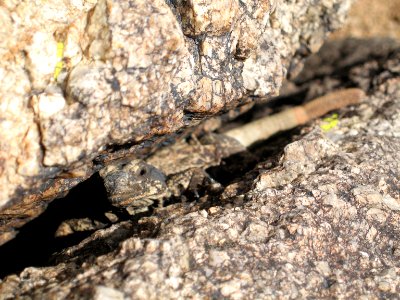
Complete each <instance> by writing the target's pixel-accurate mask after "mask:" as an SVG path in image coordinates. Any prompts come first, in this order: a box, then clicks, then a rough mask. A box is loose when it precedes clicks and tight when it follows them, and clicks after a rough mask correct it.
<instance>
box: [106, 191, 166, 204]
mask: <svg viewBox="0 0 400 300" xmlns="http://www.w3.org/2000/svg"><path fill="white" fill-rule="evenodd" d="M153 196H154V197H153ZM157 196H158V195H157V194H154V195H146V196H141V195H139V196H132V194H130V193H123V194H118V195H113V196H109V199H110V201H111V203H112V205H114V206H117V207H128V206H149V205H151V204H153V203H154V201H156V200H158V199H160V197H157Z"/></svg>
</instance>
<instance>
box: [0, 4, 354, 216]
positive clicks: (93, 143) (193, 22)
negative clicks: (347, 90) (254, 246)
mask: <svg viewBox="0 0 400 300" xmlns="http://www.w3.org/2000/svg"><path fill="white" fill-rule="evenodd" d="M217 3H218V5H217ZM350 3H351V0H325V1H320V2H318V4H315V1H311V0H303V1H294V0H293V1H292V0H291V1H267V0H252V1H250V0H249V1H238V0H225V1H219V2H215V1H197V0H196V1H180V0H174V1H162V0H156V1H131V0H90V1H89V0H85V1H81V0H78V1H67V2H65V1H64V2H60V1H58V0H50V1H34V2H29V1H28V2H26V1H13V0H5V1H1V3H0V81H1V85H0V107H1V122H0V207H2V208H4V207H6V206H8V207H10V206H12V205H14V204H20V203H21V201H23V203H25V204H26V207H25V208H24V209H25V210H27V215H26V218H27V219H29V218H31V217H32V216H35V215H37V214H38V213H40V211H42V210H43V209H44V206H45V204H46V203H47V201H44V202H43V203H37V202H33V204H32V205H30V206H29V205H27V203H28V202H30V201H31V200H29V199H28V200H27V199H26V195H29V193H36V194H38V193H40V191H43V190H44V189H45V188H46V187H47V186H48V185H49V182H48V180H50V179H53V178H57V176H62V177H63V178H65V177H67V176H69V177H71V176H72V178H73V179H72V181H74V180H75V179H74V178H75V177H79V180H82V179H84V178H87V177H88V176H89V175H90V174H92V173H93V172H94V170H95V168H94V167H93V165H92V164H91V161H92V159H94V158H95V157H96V156H98V155H99V154H107V153H109V152H112V150H113V149H114V148H112V147H111V146H115V145H128V146H127V147H129V146H130V145H132V144H137V143H139V142H141V141H144V140H147V139H149V138H151V137H152V136H154V135H162V134H165V133H170V132H175V131H176V130H178V129H180V128H182V127H184V126H188V125H193V124H195V123H196V122H197V119H198V118H202V117H204V116H205V115H210V114H215V113H217V112H219V111H221V110H225V109H228V108H231V107H234V106H238V105H241V104H243V103H245V102H246V101H247V100H244V99H245V98H243V97H244V96H246V95H247V94H255V95H260V96H266V97H267V98H268V97H271V96H273V95H276V94H277V92H278V90H279V88H280V85H281V82H282V80H283V79H284V78H285V76H286V74H287V71H288V69H289V71H290V68H292V67H293V66H295V65H297V64H298V63H299V62H301V60H302V58H303V57H304V56H305V55H307V54H308V53H309V52H310V50H311V51H315V50H316V49H317V48H318V47H319V45H320V44H321V42H322V40H323V38H324V37H325V35H326V33H328V32H329V31H332V30H334V29H335V28H337V27H338V26H339V25H340V24H341V23H342V21H343V19H344V16H345V13H346V11H347V9H348V7H349V6H350ZM299 49H301V51H300V52H299V51H298V50H299ZM296 51H297V52H296ZM293 58H294V59H293ZM193 117H195V118H193ZM79 180H75V181H74V182H77V181H79ZM55 184H58V182H56V183H55ZM54 196H57V195H54ZM54 196H53V197H54ZM24 197H25V198H24ZM10 214H12V212H10ZM22 218H24V217H22Z"/></svg>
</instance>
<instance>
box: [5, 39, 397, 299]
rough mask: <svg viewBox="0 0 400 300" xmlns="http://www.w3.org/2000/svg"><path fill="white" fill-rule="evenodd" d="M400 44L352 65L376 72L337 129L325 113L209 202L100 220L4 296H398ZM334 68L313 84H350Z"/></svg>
mask: <svg viewBox="0 0 400 300" xmlns="http://www.w3.org/2000/svg"><path fill="white" fill-rule="evenodd" d="M343 45H346V43H344V44H342V46H343ZM338 49H341V48H340V47H338V48H335V47H327V48H326V51H328V52H327V53H329V51H333V52H335V51H338ZM399 49H400V48H397V49H392V50H391V51H389V53H388V54H387V56H385V57H382V59H376V58H374V59H372V60H370V61H367V62H360V61H358V64H355V65H353V66H352V67H351V68H350V73H351V74H353V75H354V74H358V77H357V76H356V77H353V79H355V78H360V77H361V78H364V79H365V80H367V79H368V78H369V79H368V80H369V82H370V85H369V88H368V89H367V92H368V94H369V96H368V98H367V99H366V101H365V103H363V104H361V105H358V106H357V107H354V108H348V109H346V110H343V111H340V112H339V123H338V125H337V126H336V127H334V128H333V129H331V130H330V131H329V132H325V133H323V132H322V131H321V128H320V126H321V124H322V122H323V121H322V120H317V121H315V122H313V123H312V124H309V125H308V126H307V127H305V128H303V133H302V134H301V135H300V136H298V137H297V138H296V140H295V141H293V142H292V143H290V144H288V145H287V146H286V147H285V148H284V150H283V151H282V152H281V153H280V154H279V156H278V157H277V158H276V159H277V160H276V162H275V163H271V160H270V159H269V160H267V161H265V162H260V163H259V164H258V165H257V166H256V168H255V169H254V170H253V171H251V172H250V173H252V174H256V176H248V175H249V173H248V174H242V175H241V177H240V178H239V179H238V180H237V181H236V182H233V183H231V184H229V185H228V186H226V187H225V191H224V192H223V193H222V194H221V195H219V196H217V197H216V198H215V197H214V198H212V201H211V200H210V199H208V200H207V201H205V202H192V203H186V204H174V205H170V206H167V207H165V208H163V209H159V210H157V211H156V213H155V214H154V215H153V216H151V217H148V218H143V219H141V220H139V223H138V224H136V225H135V224H133V223H132V222H131V221H126V222H122V223H118V224H116V225H113V226H112V227H110V228H107V229H102V230H99V231H97V232H96V233H95V234H94V235H93V236H91V237H90V238H88V239H86V240H84V241H83V242H82V243H80V244H79V245H76V246H74V247H71V248H68V249H66V250H65V251H63V252H62V253H59V254H58V255H56V257H55V262H54V263H55V265H54V266H51V267H44V268H33V267H31V268H27V269H25V270H24V271H23V272H22V273H21V274H19V275H10V276H8V277H6V278H4V279H3V281H1V282H0V294H1V295H2V297H3V299H13V298H15V297H21V298H24V297H25V298H29V299H32V298H33V299H42V298H43V297H45V298H58V299H64V298H65V299H81V298H95V299H103V298H104V297H111V298H115V299H160V298H163V299H203V298H227V299H260V298H262V299H275V298H280V299H296V298H329V299H330V298H339V299H381V298H389V299H390V298H393V299H395V298H397V297H398V294H399V293H400V290H399V287H400V265H399V258H400V243H399V241H400V165H399V162H400V156H399V153H400V72H399V71H400V70H399V69H398V66H399V61H400V51H399ZM333 52H332V54H331V55H333V54H334V53H333ZM327 53H325V54H327ZM342 53H344V52H342ZM349 53H350V54H351V52H349ZM343 57H344V56H343ZM367 57H368V56H367ZM344 58H346V57H344ZM369 58H371V57H370V56H369ZM371 61H374V62H375V63H372V62H371ZM331 62H333V63H334V61H333V60H331ZM325 63H326V65H325V67H326V66H327V65H328V64H329V63H328V62H327V61H326V62H325ZM320 66H321V68H322V67H323V65H320ZM356 70H357V72H355V71H356ZM362 70H363V71H362ZM372 70H375V71H376V72H372ZM352 71H354V73H352ZM333 74H336V76H334V77H332V76H329V75H328V74H324V75H319V76H317V77H316V79H315V78H313V77H311V78H309V79H308V80H307V81H306V83H305V85H306V86H308V88H309V90H312V88H311V87H312V86H313V85H317V86H320V87H321V80H322V81H323V82H324V84H326V85H327V86H331V87H332V86H336V87H339V86H341V85H343V84H346V83H347V84H348V83H349V82H350V81H349V79H348V74H349V73H346V72H345V71H343V70H341V71H340V72H338V73H335V72H333ZM338 74H342V76H343V77H342V78H340V76H338ZM346 74H347V75H346ZM363 74H364V75H366V74H368V76H363ZM371 74H373V75H371ZM329 78H331V80H332V81H331V84H329V85H328V84H327V83H328V81H329ZM363 82H364V83H365V81H363ZM322 86H323V85H322ZM314 91H315V89H314ZM272 161H273V160H272ZM238 184H239V185H240V184H244V185H248V186H250V188H249V189H248V190H247V191H246V192H242V193H241V192H240V191H239V190H237V189H235V187H236V186H237V185H238ZM104 249H107V250H104ZM96 251H97V253H99V254H96ZM100 253H101V254H100Z"/></svg>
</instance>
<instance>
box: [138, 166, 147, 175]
mask: <svg viewBox="0 0 400 300" xmlns="http://www.w3.org/2000/svg"><path fill="white" fill-rule="evenodd" d="M146 173H147V170H146V169H145V168H142V169H140V172H139V175H140V176H143V175H145V174H146Z"/></svg>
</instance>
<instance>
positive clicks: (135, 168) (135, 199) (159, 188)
mask: <svg viewBox="0 0 400 300" xmlns="http://www.w3.org/2000/svg"><path fill="white" fill-rule="evenodd" d="M100 176H101V177H102V178H103V180H104V185H105V187H106V190H107V194H108V199H109V200H110V202H111V204H112V205H113V206H116V207H120V208H127V207H137V208H141V207H144V208H145V207H148V206H150V205H151V204H152V203H153V202H154V201H153V200H161V199H162V197H163V196H164V195H165V192H166V190H167V187H166V183H165V175H164V174H163V173H162V172H161V171H159V170H158V169H157V168H155V167H153V166H152V165H149V164H147V163H146V162H144V161H143V160H139V159H131V160H129V159H122V160H118V161H115V162H112V163H111V164H109V165H108V166H106V167H105V168H103V169H102V170H101V171H100Z"/></svg>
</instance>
